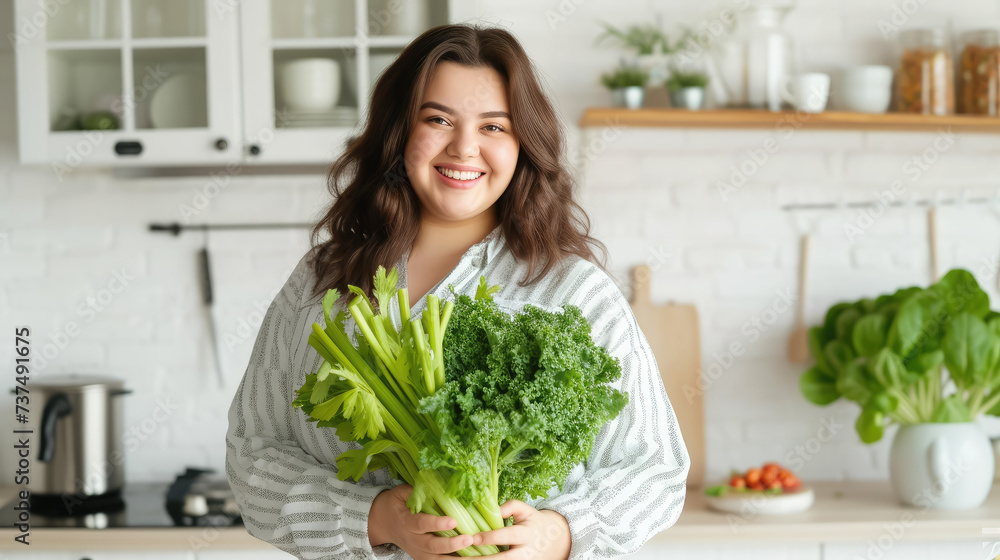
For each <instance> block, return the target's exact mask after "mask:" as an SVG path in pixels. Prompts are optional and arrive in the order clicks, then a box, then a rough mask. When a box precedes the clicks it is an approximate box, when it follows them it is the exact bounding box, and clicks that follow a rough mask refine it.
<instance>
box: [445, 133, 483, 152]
mask: <svg viewBox="0 0 1000 560" xmlns="http://www.w3.org/2000/svg"><path fill="white" fill-rule="evenodd" d="M448 150H449V152H448V155H450V156H453V157H457V158H460V159H469V158H474V157H476V156H478V155H479V142H478V141H477V140H476V131H475V130H467V129H466V128H460V129H457V130H456V131H455V136H454V138H452V141H451V144H449V146H448Z"/></svg>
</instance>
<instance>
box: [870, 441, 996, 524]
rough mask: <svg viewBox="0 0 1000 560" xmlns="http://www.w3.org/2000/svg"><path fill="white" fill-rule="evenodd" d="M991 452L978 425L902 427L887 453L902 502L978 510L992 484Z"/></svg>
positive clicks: (992, 466)
mask: <svg viewBox="0 0 1000 560" xmlns="http://www.w3.org/2000/svg"><path fill="white" fill-rule="evenodd" d="M994 467H995V465H994V462H993V448H992V446H991V445H990V439H989V438H988V437H986V433H985V432H984V431H983V430H982V428H980V427H979V424H977V423H975V422H956V423H932V422H929V423H924V424H912V425H906V426H901V427H900V428H899V431H898V432H896V437H895V439H893V441H892V448H891V450H890V451H889V480H890V482H891V483H892V489H893V491H894V492H895V494H896V497H897V498H898V499H899V500H900V501H901V502H902V503H904V504H906V505H911V506H916V507H920V508H923V509H974V508H977V507H979V506H980V505H982V503H983V502H984V501H985V500H986V497H987V496H988V495H989V493H990V487H991V486H992V484H993V470H994Z"/></svg>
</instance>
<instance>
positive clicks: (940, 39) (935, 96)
mask: <svg viewBox="0 0 1000 560" xmlns="http://www.w3.org/2000/svg"><path fill="white" fill-rule="evenodd" d="M899 47H900V50H901V51H902V54H901V56H900V61H899V71H898V72H897V73H896V109H897V110H899V111H901V112H904V113H922V114H925V115H950V114H952V113H954V112H955V81H954V70H953V69H952V63H951V49H950V48H949V47H948V36H947V34H946V33H945V31H944V30H943V29H912V30H908V31H903V32H901V33H900V34H899Z"/></svg>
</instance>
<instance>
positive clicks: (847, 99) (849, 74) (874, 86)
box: [840, 66, 892, 113]
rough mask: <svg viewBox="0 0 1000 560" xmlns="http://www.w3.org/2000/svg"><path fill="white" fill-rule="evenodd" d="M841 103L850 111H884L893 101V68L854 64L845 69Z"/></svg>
mask: <svg viewBox="0 0 1000 560" xmlns="http://www.w3.org/2000/svg"><path fill="white" fill-rule="evenodd" d="M840 96H841V105H843V108H844V109H846V110H848V111H857V112H859V113H884V112H886V111H887V110H888V109H889V103H890V102H891V101H892V68H890V67H889V66H854V67H851V68H848V69H847V70H845V71H844V74H843V78H842V80H841V86H840Z"/></svg>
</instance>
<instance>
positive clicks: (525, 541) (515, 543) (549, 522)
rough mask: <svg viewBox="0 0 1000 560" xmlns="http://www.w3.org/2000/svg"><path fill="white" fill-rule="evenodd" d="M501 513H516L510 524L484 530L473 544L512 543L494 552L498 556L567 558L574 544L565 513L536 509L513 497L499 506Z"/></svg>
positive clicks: (500, 559) (499, 558) (501, 558)
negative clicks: (508, 547)
mask: <svg viewBox="0 0 1000 560" xmlns="http://www.w3.org/2000/svg"><path fill="white" fill-rule="evenodd" d="M500 515H501V516H502V517H503V518H504V519H506V518H507V517H510V516H511V515H513V516H514V524H513V525H511V526H510V527H503V528H500V529H494V530H492V531H485V532H482V533H478V534H476V535H475V539H474V540H473V544H476V545H480V544H495V545H504V544H506V545H510V549H509V550H507V551H505V552H501V553H500V554H496V555H494V556H491V557H490V558H495V559H496V560H515V559H516V560H536V559H538V560H541V559H545V560H548V559H549V558H553V559H556V560H566V559H568V558H569V551H570V547H571V545H572V538H571V537H570V533H569V523H568V522H567V521H566V518H565V517H563V516H562V515H560V514H558V513H556V512H554V511H552V510H550V509H543V510H537V509H535V508H533V507H531V506H529V505H528V504H526V503H524V502H522V501H520V500H510V501H508V502H507V503H505V504H504V505H502V506H500Z"/></svg>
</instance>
